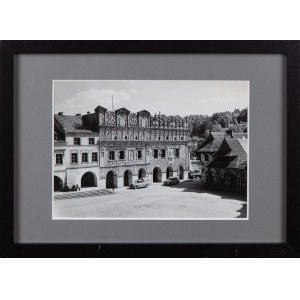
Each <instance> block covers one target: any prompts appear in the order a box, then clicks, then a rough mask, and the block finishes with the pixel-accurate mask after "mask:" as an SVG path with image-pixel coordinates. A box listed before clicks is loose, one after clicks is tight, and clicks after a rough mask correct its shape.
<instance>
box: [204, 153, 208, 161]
mask: <svg viewBox="0 0 300 300" xmlns="http://www.w3.org/2000/svg"><path fill="white" fill-rule="evenodd" d="M204 160H205V161H209V157H208V154H207V153H204Z"/></svg>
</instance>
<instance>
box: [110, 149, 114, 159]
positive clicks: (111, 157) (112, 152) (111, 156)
mask: <svg viewBox="0 0 300 300" xmlns="http://www.w3.org/2000/svg"><path fill="white" fill-rule="evenodd" d="M109 159H110V160H115V151H109Z"/></svg>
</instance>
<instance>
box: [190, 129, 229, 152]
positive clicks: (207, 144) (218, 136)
mask: <svg viewBox="0 0 300 300" xmlns="http://www.w3.org/2000/svg"><path fill="white" fill-rule="evenodd" d="M224 138H225V134H224V132H211V133H210V134H209V136H208V137H207V138H206V140H205V141H204V142H203V143H202V144H201V145H200V146H199V148H198V149H197V150H196V152H200V153H201V152H216V151H218V150H219V147H220V146H221V144H222V142H223V140H224Z"/></svg>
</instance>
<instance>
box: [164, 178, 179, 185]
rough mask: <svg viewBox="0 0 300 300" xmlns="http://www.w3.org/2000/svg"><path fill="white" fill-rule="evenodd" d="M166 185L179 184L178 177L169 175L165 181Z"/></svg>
mask: <svg viewBox="0 0 300 300" xmlns="http://www.w3.org/2000/svg"><path fill="white" fill-rule="evenodd" d="M163 184H164V185H176V184H179V179H178V177H169V178H168V179H167V180H165V181H164V183H163Z"/></svg>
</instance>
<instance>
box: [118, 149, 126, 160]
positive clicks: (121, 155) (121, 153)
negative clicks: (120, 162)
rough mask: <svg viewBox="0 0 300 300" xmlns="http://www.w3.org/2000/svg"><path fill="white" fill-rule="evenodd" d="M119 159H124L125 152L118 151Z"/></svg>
mask: <svg viewBox="0 0 300 300" xmlns="http://www.w3.org/2000/svg"><path fill="white" fill-rule="evenodd" d="M119 153H120V159H125V151H120V152H119Z"/></svg>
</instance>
